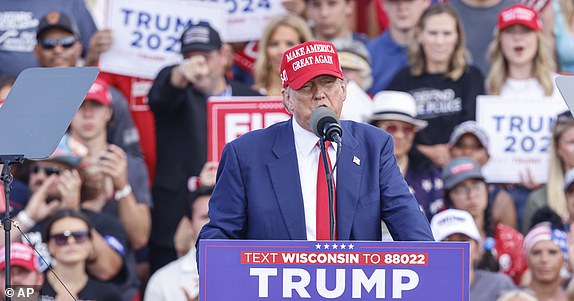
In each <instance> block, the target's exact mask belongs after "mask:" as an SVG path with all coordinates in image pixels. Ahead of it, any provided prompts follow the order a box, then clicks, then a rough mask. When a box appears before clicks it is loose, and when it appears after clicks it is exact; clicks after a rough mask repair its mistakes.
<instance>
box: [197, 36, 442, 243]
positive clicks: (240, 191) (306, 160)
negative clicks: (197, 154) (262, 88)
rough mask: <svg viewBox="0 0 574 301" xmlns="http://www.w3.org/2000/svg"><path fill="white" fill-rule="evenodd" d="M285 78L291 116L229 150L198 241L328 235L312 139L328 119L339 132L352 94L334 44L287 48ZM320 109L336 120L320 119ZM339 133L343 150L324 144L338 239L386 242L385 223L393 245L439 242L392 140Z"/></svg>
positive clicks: (360, 131)
mask: <svg viewBox="0 0 574 301" xmlns="http://www.w3.org/2000/svg"><path fill="white" fill-rule="evenodd" d="M281 79H282V82H283V89H282V96H283V104H284V106H285V108H286V110H287V111H289V112H290V113H292V114H293V117H292V118H291V119H289V120H288V121H285V122H281V123H278V124H275V125H273V126H270V127H268V128H266V129H263V130H257V131H253V132H250V133H247V134H245V135H243V136H241V137H239V138H238V139H236V140H234V141H232V142H230V143H228V144H227V145H226V147H225V149H224V150H223V153H222V156H221V161H220V163H219V169H218V172H217V184H216V186H215V190H214V192H213V195H212V197H211V200H210V206H209V207H210V208H209V217H210V222H209V223H208V224H207V225H205V226H204V227H203V229H202V231H201V233H200V234H199V239H198V242H199V240H201V239H278V240H289V239H292V240H328V239H330V238H331V235H330V234H331V233H330V231H329V230H330V216H329V213H330V208H329V205H328V203H329V200H328V199H329V198H328V197H327V195H328V193H326V191H327V189H326V188H325V187H327V183H326V181H327V180H326V177H325V174H324V173H323V172H322V170H324V165H323V162H324V161H323V159H320V153H321V152H320V150H319V147H318V146H317V144H318V143H317V142H318V141H319V137H318V136H317V135H315V134H314V132H317V133H318V134H319V135H323V134H324V133H323V131H322V126H321V124H323V123H324V122H323V121H324V120H326V119H324V118H327V119H331V122H328V125H329V126H331V127H335V128H336V127H337V125H336V124H337V123H338V118H339V117H340V114H341V109H342V106H343V101H344V100H345V97H346V92H347V85H346V81H345V79H344V78H343V73H342V71H341V68H340V66H339V60H338V58H337V53H336V50H335V47H334V46H333V44H331V43H329V42H323V41H310V42H306V43H303V44H299V45H297V46H295V47H293V48H291V49H289V50H287V51H286V52H285V53H284V55H283V59H282V62H281ZM318 108H320V111H321V110H322V111H327V112H331V113H325V114H324V115H322V114H323V113H324V112H320V111H319V115H317V111H316V110H317V109H318ZM330 114H331V115H330ZM311 120H312V121H313V123H314V125H311ZM333 121H334V122H333ZM318 125H319V126H318ZM317 127H319V128H320V129H317ZM340 130H341V131H339V132H341V135H340V136H341V137H340V138H342V144H341V145H338V144H336V143H326V144H327V152H328V154H329V155H328V158H329V160H325V161H327V163H330V165H331V167H330V169H331V170H332V167H333V166H335V162H336V168H335V170H334V180H333V184H334V187H335V189H334V190H335V193H334V198H333V204H334V217H335V218H334V224H335V225H336V226H335V231H334V232H335V233H334V234H335V235H334V237H333V238H334V239H337V240H381V221H384V222H385V223H386V224H387V226H388V228H389V230H390V233H391V235H392V237H393V239H395V240H415V241H432V240H434V239H433V236H432V232H431V230H430V226H429V224H428V221H427V219H426V218H425V216H424V215H423V213H422V212H421V211H420V210H419V207H418V204H417V201H416V200H415V198H414V197H413V195H412V194H411V193H410V192H409V189H408V187H407V184H406V183H405V181H404V179H403V176H402V175H401V173H400V171H399V168H398V166H397V162H396V159H395V157H394V155H393V153H394V152H393V141H392V139H391V136H390V135H389V134H388V133H386V132H384V131H382V130H379V129H377V128H375V127H372V126H370V125H365V124H360V123H356V122H352V121H342V122H341V123H340ZM330 138H331V137H328V139H330ZM335 140H337V139H335ZM337 148H341V149H340V156H337V155H336V153H337V150H338V149H337Z"/></svg>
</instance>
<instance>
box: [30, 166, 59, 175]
mask: <svg viewBox="0 0 574 301" xmlns="http://www.w3.org/2000/svg"><path fill="white" fill-rule="evenodd" d="M40 171H43V172H44V173H45V174H46V175H47V176H51V175H60V172H61V171H62V170H61V169H60V168H57V167H52V166H39V165H34V166H32V173H39V172H40Z"/></svg>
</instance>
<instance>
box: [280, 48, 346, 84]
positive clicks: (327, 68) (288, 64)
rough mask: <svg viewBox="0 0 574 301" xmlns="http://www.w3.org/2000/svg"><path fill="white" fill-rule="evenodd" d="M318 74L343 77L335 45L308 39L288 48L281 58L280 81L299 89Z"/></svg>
mask: <svg viewBox="0 0 574 301" xmlns="http://www.w3.org/2000/svg"><path fill="white" fill-rule="evenodd" d="M319 75H332V76H334V77H337V78H340V79H343V71H341V66H340V65H339V57H338V55H337V51H336V50H335V46H333V44H332V43H330V42H325V41H309V42H305V43H302V44H299V45H297V46H295V47H292V48H290V49H289V50H287V51H285V53H284V54H283V59H282V60H281V81H282V82H283V88H286V87H287V86H289V87H291V88H292V89H295V90H299V89H301V87H302V86H303V85H304V84H305V83H306V82H308V81H310V80H311V79H313V78H314V77H316V76H319Z"/></svg>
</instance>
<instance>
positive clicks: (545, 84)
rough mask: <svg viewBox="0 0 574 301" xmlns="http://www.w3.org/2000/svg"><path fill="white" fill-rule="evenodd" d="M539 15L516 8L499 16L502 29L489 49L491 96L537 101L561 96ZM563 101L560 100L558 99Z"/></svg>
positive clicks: (514, 6)
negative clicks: (541, 98) (535, 99)
mask: <svg viewBox="0 0 574 301" xmlns="http://www.w3.org/2000/svg"><path fill="white" fill-rule="evenodd" d="M545 40H546V38H545V37H544V35H543V33H542V25H541V22H540V20H539V18H538V12H537V11H536V10H534V9H533V8H531V7H529V6H526V5H522V4H514V5H512V6H509V7H507V8H505V9H503V10H502V11H501V12H500V13H499V15H498V29H497V31H496V32H495V36H494V40H493V41H492V42H491V44H490V46H489V57H490V71H489V73H488V76H487V77H486V89H487V91H488V93H489V94H492V95H501V96H506V95H508V96H513V97H522V98H533V97H543V96H553V95H556V96H557V94H556V93H557V89H555V87H554V83H553V77H554V73H553V72H554V70H555V69H556V67H555V63H554V59H553V57H552V54H551V53H550V50H549V49H548V47H544V46H543V45H545V43H546V42H545ZM558 97H559V96H558Z"/></svg>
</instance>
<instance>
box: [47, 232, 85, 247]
mask: <svg viewBox="0 0 574 301" xmlns="http://www.w3.org/2000/svg"><path fill="white" fill-rule="evenodd" d="M70 237H73V238H74V241H75V242H76V243H77V244H81V243H84V242H86V241H88V239H90V237H91V235H90V232H88V231H74V232H72V231H69V230H66V231H64V232H62V233H56V234H52V235H50V239H51V240H53V241H54V242H55V243H56V245H57V246H65V245H67V244H68V243H69V242H70Z"/></svg>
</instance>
